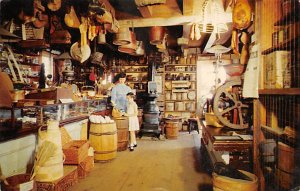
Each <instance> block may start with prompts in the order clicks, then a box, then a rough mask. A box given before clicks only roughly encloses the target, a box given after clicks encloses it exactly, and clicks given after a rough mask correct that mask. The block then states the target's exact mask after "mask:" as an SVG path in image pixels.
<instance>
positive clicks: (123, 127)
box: [114, 117, 129, 151]
mask: <svg viewBox="0 0 300 191" xmlns="http://www.w3.org/2000/svg"><path fill="white" fill-rule="evenodd" d="M114 120H115V122H116V125H117V133H118V151H125V150H126V149H127V147H128V137H129V130H128V117H119V118H114Z"/></svg>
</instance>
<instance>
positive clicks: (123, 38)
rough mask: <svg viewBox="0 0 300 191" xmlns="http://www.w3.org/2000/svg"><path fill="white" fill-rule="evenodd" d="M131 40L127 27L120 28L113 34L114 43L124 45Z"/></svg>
mask: <svg viewBox="0 0 300 191" xmlns="http://www.w3.org/2000/svg"><path fill="white" fill-rule="evenodd" d="M130 42H131V34H130V30H129V28H120V29H119V31H118V33H116V34H115V38H114V41H113V44H114V45H126V44H129V43H130Z"/></svg>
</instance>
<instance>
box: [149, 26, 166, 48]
mask: <svg viewBox="0 0 300 191" xmlns="http://www.w3.org/2000/svg"><path fill="white" fill-rule="evenodd" d="M164 36H165V28H164V27H161V26H154V27H151V28H150V34H149V40H150V44H152V45H160V44H162V43H163V40H164Z"/></svg>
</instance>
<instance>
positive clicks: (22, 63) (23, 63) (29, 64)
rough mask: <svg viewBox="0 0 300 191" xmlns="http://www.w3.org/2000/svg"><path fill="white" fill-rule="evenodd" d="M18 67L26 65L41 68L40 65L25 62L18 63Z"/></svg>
mask: <svg viewBox="0 0 300 191" xmlns="http://www.w3.org/2000/svg"><path fill="white" fill-rule="evenodd" d="M19 63H20V65H26V66H41V64H34V63H26V62H19Z"/></svg>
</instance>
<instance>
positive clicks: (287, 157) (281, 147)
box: [278, 142, 295, 173]
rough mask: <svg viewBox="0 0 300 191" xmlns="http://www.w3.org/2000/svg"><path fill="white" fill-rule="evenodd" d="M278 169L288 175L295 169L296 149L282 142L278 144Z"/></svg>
mask: <svg viewBox="0 0 300 191" xmlns="http://www.w3.org/2000/svg"><path fill="white" fill-rule="evenodd" d="M278 168H279V169H280V170H283V171H285V172H288V173H293V172H294V169H295V149H294V148H293V147H290V146H289V145H286V144H284V143H282V142H279V143H278Z"/></svg>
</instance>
